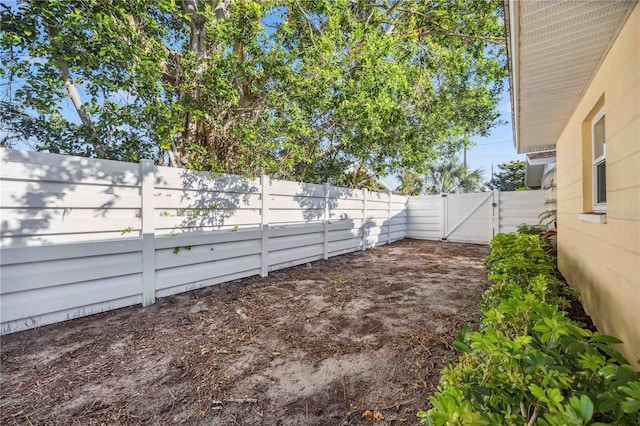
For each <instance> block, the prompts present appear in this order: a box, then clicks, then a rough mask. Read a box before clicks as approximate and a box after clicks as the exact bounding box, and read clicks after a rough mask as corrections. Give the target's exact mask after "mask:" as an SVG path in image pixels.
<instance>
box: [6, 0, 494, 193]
mask: <svg viewBox="0 0 640 426" xmlns="http://www.w3.org/2000/svg"><path fill="white" fill-rule="evenodd" d="M1 24H2V28H3V30H4V33H3V34H2V38H1V42H0V43H1V47H2V53H1V55H2V61H3V67H1V68H0V73H2V75H1V77H2V81H3V84H4V87H5V91H6V93H5V96H4V97H3V101H2V108H0V111H1V112H0V114H1V116H0V118H2V132H3V137H4V138H5V141H8V142H11V141H13V142H14V143H15V142H16V141H17V140H22V141H28V142H34V143H35V145H36V148H37V149H47V150H50V151H52V152H60V153H67V154H77V155H86V156H96V157H103V158H114V159H120V160H136V159H138V158H141V157H151V158H155V159H156V160H157V161H158V162H164V161H167V162H170V163H171V164H173V165H176V166H182V167H190V168H195V169H200V170H211V171H215V172H230V173H240V174H252V175H255V174H259V173H267V174H271V175H274V176H276V177H280V178H290V179H299V180H306V181H310V182H322V181H325V180H327V179H334V180H336V181H341V180H345V176H344V175H345V171H347V170H349V173H352V174H354V175H356V176H357V175H359V174H362V173H364V174H366V175H371V174H373V175H386V174H389V173H394V172H398V171H400V170H405V169H409V170H417V171H424V167H423V165H424V164H425V163H426V162H427V161H428V160H432V159H433V158H434V157H436V156H438V155H439V154H440V153H441V152H442V150H444V149H453V150H455V149H457V146H455V145H456V144H457V142H451V141H458V140H460V138H459V136H460V135H462V134H465V133H468V134H481V135H482V134H486V133H487V131H488V130H489V129H490V128H491V127H492V125H493V124H494V123H495V122H496V120H497V118H498V114H497V112H496V105H497V102H498V96H499V93H500V92H501V90H502V81H503V78H504V76H505V67H504V61H505V57H504V40H503V35H504V27H503V18H502V2H501V1H499V0H494V1H485V0H475V1H470V0H449V1H442V2H440V1H438V2H431V1H430V2H424V1H419V0H381V1H375V2H374V1H365V0H313V1H312V0H261V1H255V0H207V1H205V0H182V1H180V2H179V1H177V0H157V1H153V2H150V1H147V0H84V1H60V0H48V1H47V0H23V1H21V2H19V3H18V4H17V5H16V6H13V7H7V6H4V10H3V11H2V22H1ZM67 98H68V100H67ZM69 101H70V102H69ZM354 165H356V166H357V170H355V171H354V170H353V168H354ZM347 180H348V179H347ZM357 181H359V180H357V179H356V180H355V182H357ZM354 185H356V186H357V185H358V184H357V183H354Z"/></svg>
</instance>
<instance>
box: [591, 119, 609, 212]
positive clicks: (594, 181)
mask: <svg viewBox="0 0 640 426" xmlns="http://www.w3.org/2000/svg"><path fill="white" fill-rule="evenodd" d="M603 117H606V113H605V109H604V107H603V108H602V109H600V111H598V113H597V114H596V115H595V116H594V117H593V119H592V120H591V197H592V198H591V205H592V208H593V211H594V212H598V213H606V211H607V203H606V202H604V203H598V202H597V201H596V200H597V199H598V171H597V168H598V166H599V165H600V164H601V163H602V162H604V163H605V164H606V161H607V151H606V143H607V124H606V121H605V125H604V132H605V134H604V140H605V146H604V147H603V153H602V155H601V156H600V157H598V158H595V155H596V140H595V137H596V132H595V125H596V124H597V123H598V121H600V119H601V118H603ZM605 167H606V166H605ZM605 173H606V172H605ZM606 190H607V188H606V186H605V191H606Z"/></svg>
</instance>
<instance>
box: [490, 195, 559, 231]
mask: <svg viewBox="0 0 640 426" xmlns="http://www.w3.org/2000/svg"><path fill="white" fill-rule="evenodd" d="M548 196H549V195H548V191H545V190H539V191H513V192H501V193H500V223H499V230H498V233H507V232H515V231H516V230H517V229H518V225H521V224H523V223H525V224H527V225H537V224H539V223H540V214H541V213H543V212H544V211H546V210H549V209H551V208H552V207H551V206H548V205H546V204H545V202H546V200H547V198H548Z"/></svg>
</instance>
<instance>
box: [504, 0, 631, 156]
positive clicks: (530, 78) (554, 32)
mask: <svg viewBox="0 0 640 426" xmlns="http://www.w3.org/2000/svg"><path fill="white" fill-rule="evenodd" d="M636 4H637V1H625V0H613V1H612V0H580V1H545V0H542V1H541V0H536V1H533V0H523V1H514V0H509V2H508V7H509V12H510V17H509V19H508V21H509V26H510V29H509V36H510V46H509V47H510V49H509V50H510V52H509V54H510V66H511V78H512V80H515V81H512V91H513V92H515V93H512V105H513V109H514V111H513V112H514V115H515V120H516V123H515V126H514V129H515V130H514V131H515V133H516V134H515V144H516V149H517V151H518V152H519V153H524V152H534V151H546V150H552V149H554V148H555V143H556V140H557V139H558V137H559V136H560V133H561V132H562V130H563V128H564V126H565V125H566V123H567V121H568V120H569V118H570V116H571V114H572V112H573V111H574V109H575V107H576V105H577V104H578V102H579V101H580V99H581V97H582V95H583V93H584V91H585V90H586V88H587V86H588V85H589V83H590V81H591V79H592V78H593V76H594V74H595V72H596V71H597V69H598V67H599V65H600V63H601V62H602V59H603V58H604V56H605V55H606V53H607V51H608V49H609V47H610V46H611V44H612V42H613V40H615V37H616V36H617V34H618V32H619V31H620V28H621V27H622V25H623V24H624V21H625V20H626V18H627V16H628V15H629V13H630V12H631V10H632V9H633V7H634V6H635V5H636Z"/></svg>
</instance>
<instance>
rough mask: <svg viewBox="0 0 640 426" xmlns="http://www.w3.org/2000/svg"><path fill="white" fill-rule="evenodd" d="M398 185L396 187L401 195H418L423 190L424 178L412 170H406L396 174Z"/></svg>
mask: <svg viewBox="0 0 640 426" xmlns="http://www.w3.org/2000/svg"><path fill="white" fill-rule="evenodd" d="M398 180H399V181H400V186H398V187H397V188H396V191H399V192H400V193H401V194H403V195H420V194H422V192H423V191H424V178H423V177H422V176H420V174H419V173H417V172H415V171H413V170H406V171H404V172H402V173H400V174H399V175H398Z"/></svg>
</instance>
